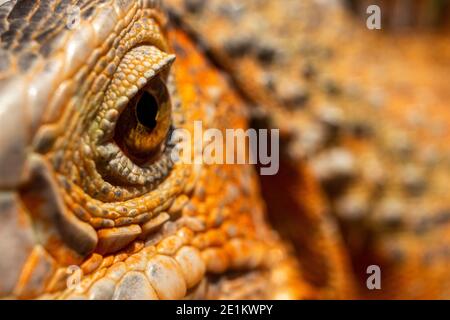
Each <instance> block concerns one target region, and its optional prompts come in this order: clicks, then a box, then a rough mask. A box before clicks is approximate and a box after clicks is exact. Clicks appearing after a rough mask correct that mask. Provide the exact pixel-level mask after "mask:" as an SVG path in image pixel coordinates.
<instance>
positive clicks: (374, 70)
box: [168, 0, 450, 299]
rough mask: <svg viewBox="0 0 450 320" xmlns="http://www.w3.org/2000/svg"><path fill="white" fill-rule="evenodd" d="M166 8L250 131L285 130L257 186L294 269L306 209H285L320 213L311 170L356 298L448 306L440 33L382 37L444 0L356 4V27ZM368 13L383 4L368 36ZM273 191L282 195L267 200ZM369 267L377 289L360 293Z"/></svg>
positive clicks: (286, 9) (223, 6) (340, 10)
mask: <svg viewBox="0 0 450 320" xmlns="http://www.w3.org/2000/svg"><path fill="white" fill-rule="evenodd" d="M438 2H439V3H438ZM168 3H170V4H171V5H172V9H173V10H174V11H175V12H176V13H177V15H178V16H179V17H180V19H181V20H182V21H183V22H184V24H185V25H186V27H185V28H187V29H190V30H192V32H193V33H195V34H196V35H197V36H198V37H199V38H200V39H201V41H202V43H204V44H206V46H207V47H208V50H209V52H210V55H211V56H213V57H214V59H215V60H216V61H218V63H219V64H221V65H222V66H223V68H224V69H225V70H227V71H228V73H229V74H230V75H231V76H232V77H233V79H234V81H235V83H237V84H238V86H239V87H241V92H243V93H244V94H245V95H246V96H247V98H248V99H249V100H250V101H252V105H253V106H257V108H255V109H256V110H255V112H254V113H255V116H256V117H257V124H258V123H261V122H262V123H263V125H267V124H269V126H271V127H273V128H280V129H281V130H282V133H283V137H284V139H283V140H282V141H284V145H282V150H284V154H283V156H282V157H281V159H283V160H282V161H283V164H282V165H281V168H282V170H281V172H280V174H283V171H284V172H285V174H284V175H283V176H282V177H280V176H278V177H274V178H271V177H269V178H268V179H262V191H263V195H264V200H265V201H266V203H267V205H268V209H269V215H270V216H271V220H272V222H273V224H274V225H275V226H278V228H279V229H280V230H281V231H282V233H283V234H284V235H285V236H287V237H288V238H291V239H292V240H293V242H294V245H295V246H296V247H297V248H298V250H297V253H298V255H299V257H300V262H301V263H303V262H304V260H305V259H302V258H304V256H302V255H303V252H304V248H305V246H307V244H308V241H307V239H304V238H302V236H301V234H305V235H309V233H308V232H307V231H306V230H308V228H307V227H306V228H305V229H302V227H300V226H302V223H301V222H302V221H303V220H304V219H305V215H306V216H308V210H306V209H305V206H304V205H303V206H302V205H300V206H298V205H296V204H295V203H296V202H297V203H300V202H302V203H304V202H305V201H307V199H308V201H310V202H311V201H314V200H313V199H315V198H316V207H317V206H320V203H321V201H320V200H317V197H314V196H312V195H311V194H309V193H308V192H307V191H306V192H305V190H304V189H305V185H308V183H305V181H302V179H301V178H299V177H302V176H303V177H304V176H308V172H309V173H310V174H309V176H312V180H313V181H317V182H319V183H320V186H321V190H323V192H324V194H325V198H326V200H327V201H326V202H325V203H326V205H325V208H324V209H325V210H329V211H330V212H331V213H332V214H333V216H335V217H337V218H338V221H339V226H340V228H339V230H341V232H342V235H343V237H344V239H345V242H346V246H347V248H348V250H347V251H348V252H349V253H350V255H351V258H352V265H353V270H354V272H355V274H356V275H357V277H359V275H360V276H361V277H360V279H358V281H356V284H358V287H359V288H358V290H359V292H358V293H359V295H358V296H361V297H367V298H427V299H431V298H449V294H450V291H449V279H450V275H449V273H448V268H447V267H446V266H447V265H448V262H449V260H448V257H449V256H448V236H449V234H450V232H449V230H450V229H449V228H450V225H449V224H448V221H449V219H448V217H449V208H450V204H449V200H448V182H449V181H450V174H449V173H450V171H449V170H448V168H449V155H450V150H449V144H448V141H449V131H448V123H449V121H450V114H449V108H448V106H449V105H448V101H449V99H450V96H449V92H450V87H449V82H448V80H447V78H448V71H449V64H448V61H450V47H449V42H448V32H447V33H445V32H444V31H441V33H438V32H434V33H430V32H425V31H424V30H423V29H422V30H421V29H419V30H412V31H408V30H406V31H405V30H404V31H403V33H398V34H396V33H395V32H394V31H391V30H392V29H395V27H394V25H395V24H396V23H397V22H399V23H400V22H401V20H402V18H405V17H406V18H408V15H410V16H413V13H414V10H413V6H410V5H411V4H414V5H417V6H418V8H419V7H420V6H422V7H420V8H422V9H423V8H425V7H426V6H428V7H429V8H432V7H433V5H434V6H436V5H438V4H440V5H441V6H442V8H443V9H444V8H445V7H444V5H445V4H446V5H447V7H446V8H447V9H446V10H447V11H444V10H441V13H442V14H444V13H445V12H447V13H448V10H449V8H450V7H449V3H448V1H426V0H423V1H422V0H418V1H406V2H405V1H395V0H394V1H391V0H390V1H354V3H357V6H358V7H359V10H358V12H361V13H362V15H363V18H362V19H359V18H356V16H352V15H351V14H350V12H349V11H348V10H346V9H345V8H344V7H343V6H342V5H341V3H340V2H339V1H334V2H331V1H330V2H319V1H312V0H311V1H295V0H292V1H289V0H286V1H257V0H255V1H252V0H248V1H245V2H238V1H220V0H217V1H215V0H212V1H180V0H169V1H168ZM183 3H191V5H190V6H188V5H183ZM192 3H197V5H196V6H193V5H192ZM200 3H201V4H202V5H200ZM369 4H379V5H381V6H382V8H383V10H382V16H383V17H384V18H387V19H384V20H383V25H382V26H383V31H377V30H375V31H369V30H367V28H366V21H365V20H366V18H367V14H366V13H365V10H366V8H367V6H368V5H369ZM397 6H403V7H406V6H409V9H411V10H409V11H405V10H402V11H395V10H392V11H390V8H391V9H395V7H397ZM399 8H400V7H399ZM422 9H420V10H419V9H418V10H416V12H417V14H416V15H417V16H419V15H422V16H423V18H424V17H425V16H428V15H427V12H426V11H425V10H422ZM419 13H420V14H419ZM428 13H429V12H428ZM432 13H433V11H432ZM436 18H437V17H436ZM385 20H388V21H385ZM412 21H413V20H412ZM389 22H390V23H389ZM403 22H405V20H404V19H403ZM422 22H423V21H422ZM417 23H418V24H419V25H420V24H421V23H420V19H419V21H418V22H417ZM444 28H445V27H444ZM299 163H300V165H298V164H299ZM295 172H299V173H297V174H295ZM302 172H303V173H302ZM304 172H306V174H305V173H304ZM313 183H314V182H313ZM280 185H287V186H289V190H290V192H289V194H288V195H279V193H275V191H276V190H277V188H278V186H280ZM274 194H275V195H274ZM280 199H281V200H280ZM317 203H318V204H317ZM302 209H303V210H302ZM305 210H306V214H305ZM324 216H325V217H327V215H324ZM296 219H297V220H298V221H299V222H300V223H294V222H293V221H296ZM326 220H329V218H328V219H326ZM315 225H317V224H315ZM300 231H303V232H300ZM305 237H306V238H307V237H308V236H305ZM338 239H339V238H338V237H331V240H332V242H333V243H334V247H336V246H337V247H339V240H338ZM311 247H312V248H313V247H314V246H313V245H312V246H311ZM313 250H314V249H313ZM314 252H318V250H317V247H316V249H315V251H314ZM338 252H339V253H342V251H338ZM343 257H344V259H345V254H344V256H343ZM307 261H308V260H307ZM372 264H376V265H379V266H380V267H381V270H382V290H373V291H369V290H367V289H366V287H365V284H366V281H365V279H366V278H367V274H366V268H367V266H369V265H372ZM316 269H317V266H316ZM308 270H309V269H308ZM305 274H308V273H305Z"/></svg>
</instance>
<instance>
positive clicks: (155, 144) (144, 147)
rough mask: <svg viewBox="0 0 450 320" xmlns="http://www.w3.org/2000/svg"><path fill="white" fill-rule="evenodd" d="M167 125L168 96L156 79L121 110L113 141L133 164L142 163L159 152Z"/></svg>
mask: <svg viewBox="0 0 450 320" xmlns="http://www.w3.org/2000/svg"><path fill="white" fill-rule="evenodd" d="M170 125H171V103H170V97H169V94H168V91H167V88H166V85H165V83H164V81H163V79H161V77H160V76H156V77H155V78H154V79H152V80H151V81H150V82H149V83H148V84H147V85H146V86H145V87H144V88H143V89H141V90H140V92H138V93H137V94H136V95H135V96H134V97H133V98H132V99H131V100H130V102H129V103H128V106H127V107H126V108H125V109H124V110H123V111H122V113H121V115H120V117H119V119H118V121H117V123H116V128H115V132H114V140H115V141H116V143H117V145H118V146H119V147H120V148H121V149H122V150H123V152H125V154H126V155H127V156H129V157H130V158H131V159H132V160H133V161H134V162H136V163H145V162H148V161H150V160H151V159H152V158H153V157H154V156H155V155H157V154H158V153H159V152H160V151H161V149H162V147H163V142H164V141H165V139H166V137H167V134H168V132H169V128H170Z"/></svg>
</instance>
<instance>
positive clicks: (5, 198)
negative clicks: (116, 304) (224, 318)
mask: <svg viewBox="0 0 450 320" xmlns="http://www.w3.org/2000/svg"><path fill="white" fill-rule="evenodd" d="M298 3H299V2H296V1H281V2H279V1H246V2H245V3H241V4H239V3H238V2H232V3H231V2H229V3H225V2H221V1H207V2H206V1H195V0H191V1H175V0H169V1H164V3H163V4H161V2H160V1H153V0H140V1H131V0H95V1H88V0H81V1H70V0H69V1H66V0H61V1H56V0H55V1H52V0H47V1H28V0H17V1H15V0H13V1H8V2H6V3H5V4H3V5H2V6H1V7H0V39H1V43H0V110H1V111H0V114H1V116H0V126H1V127H2V135H1V137H0V252H1V253H2V258H1V260H0V275H1V277H0V279H1V280H0V296H1V297H4V298H19V299H30V298H40V299H182V298H185V299H243V298H245V299H275V298H278V299H305V298H306V299H310V298H358V297H365V296H366V295H367V293H366V292H362V291H364V290H360V288H361V287H364V286H365V280H362V279H359V277H358V273H359V272H360V271H361V268H363V267H365V266H367V265H369V264H374V263H378V264H381V267H382V270H383V277H384V278H383V284H384V283H386V287H387V288H386V289H387V290H384V291H383V290H381V292H382V294H385V296H383V297H419V298H420V297H427V298H428V297H431V298H433V297H448V294H449V292H448V277H447V271H446V268H445V262H446V261H447V260H446V259H448V255H445V252H443V251H442V248H445V245H446V243H448V242H447V241H440V242H438V241H437V240H436V239H439V240H445V238H444V237H445V236H447V235H448V234H450V233H449V232H448V226H447V225H446V222H447V220H445V219H444V218H445V216H446V212H447V211H445V210H446V208H447V207H446V205H447V204H448V202H447V201H446V200H445V197H444V196H445V190H444V191H442V190H443V189H442V187H441V186H442V185H445V183H446V182H448V171H445V168H446V165H445V161H448V159H447V160H444V161H438V164H434V166H433V174H432V175H431V174H426V175H427V176H429V180H430V181H431V182H429V184H430V187H429V189H428V190H430V192H428V190H427V191H426V192H424V191H423V186H417V179H413V181H412V182H411V181H409V180H408V179H406V180H407V183H403V182H402V181H403V180H401V179H400V178H399V179H390V178H386V173H385V172H383V170H386V169H385V168H389V167H390V166H393V163H394V164H395V163H397V162H398V155H400V154H403V153H402V152H410V151H409V150H406V151H405V150H404V149H405V148H406V147H408V143H407V142H404V141H405V140H406V138H404V135H402V134H398V135H397V136H395V137H390V136H388V137H385V136H384V133H386V134H389V135H390V134H391V126H392V125H390V124H386V125H385V126H383V127H381V126H380V127H381V129H382V130H378V129H377V131H376V132H374V131H375V130H374V129H373V126H374V125H375V124H377V125H378V124H379V123H378V122H377V121H379V119H380V117H381V116H380V115H377V114H375V112H373V111H370V112H371V113H373V114H370V117H369V116H368V112H369V111H368V110H372V109H370V107H371V106H370V102H373V103H375V104H376V103H377V102H378V103H379V104H381V103H380V102H379V100H380V99H379V97H378V96H377V97H375V98H374V99H373V100H374V101H369V102H368V101H367V100H370V99H366V97H368V96H369V95H368V94H367V92H364V91H363V90H364V89H367V88H370V86H371V85H372V81H373V80H371V78H370V77H369V76H366V77H362V81H361V82H362V85H361V87H362V91H363V92H360V93H359V94H358V90H357V89H360V88H356V90H354V91H356V92H357V93H356V94H354V95H352V93H354V91H351V90H350V89H348V88H351V85H352V81H350V80H352V79H351V77H349V70H351V69H350V68H349V65H351V63H354V62H355V61H357V60H355V59H356V58H358V57H359V54H360V52H365V53H367V52H366V51H365V50H366V49H367V48H372V45H373V44H375V43H378V41H380V42H382V45H381V46H382V47H383V48H387V47H388V45H389V43H385V42H388V41H386V40H383V39H382V40H379V39H378V38H377V37H374V39H372V38H370V39H369V40H367V44H363V45H361V47H358V46H356V47H355V46H351V45H349V44H352V43H353V42H352V41H353V40H354V39H359V40H361V41H362V39H365V36H366V33H365V32H363V31H361V32H360V31H350V30H353V28H355V26H356V22H355V20H354V19H352V18H351V17H349V16H348V15H347V14H348V13H347V12H346V11H344V9H343V7H342V6H341V5H339V4H337V5H333V6H331V7H330V6H325V5H321V4H316V3H315V2H313V1H302V7H301V8H299V7H298V6H299V4H298ZM296 8H297V9H299V10H294V9H296ZM300 9H301V10H300ZM286 10H287V11H288V12H286ZM289 11H291V15H289ZM74 12H75V13H76V14H75V15H74V14H73V13H74ZM299 12H301V13H302V14H301V15H300V16H298V15H296V14H297V13H299ZM289 17H290V18H289ZM293 17H295V18H293ZM324 21H326V22H329V23H332V24H333V25H332V26H331V27H330V25H325V23H324ZM347 21H352V22H350V23H349V22H347ZM287 22H289V23H287ZM326 30H328V31H326ZM356 30H359V29H358V28H356ZM338 31H339V32H342V34H343V35H344V38H343V39H345V41H346V43H347V44H346V45H344V44H342V43H337V42H336V41H335V39H334V38H332V37H333V36H336V32H338ZM353 32H354V33H353ZM280 34H281V35H282V36H280ZM296 37H300V38H301V41H299V42H297V40H298V38H296ZM400 41H404V40H400ZM430 41H431V40H430ZM421 43H422V42H421ZM405 45H410V43H409V42H406V43H405ZM413 45H417V46H418V45H419V44H416V43H413ZM333 46H338V48H335V47H333ZM341 47H342V49H341ZM351 48H353V49H351ZM441 49H442V50H440V53H441V54H442V57H445V56H446V55H448V53H450V51H449V50H448V49H449V48H448V46H446V45H445V43H443V44H442V48H441ZM341 50H342V51H344V52H343V53H341ZM336 53H337V54H339V53H340V54H341V56H343V57H346V59H347V60H345V59H343V60H340V61H336V59H333V55H334V54H336ZM372 54H373V55H374V58H376V57H377V53H372ZM410 59H411V61H422V60H421V59H420V57H419V58H417V57H414V56H413V57H411V58H410ZM397 61H398V60H395V59H393V60H392V61H391V65H389V64H387V65H388V66H389V68H391V69H392V70H395V65H392V64H394V63H396V62H397ZM443 64H444V63H443ZM418 67H419V68H418V70H419V71H416V72H420V71H422V73H421V74H423V73H424V72H425V71H426V70H428V69H427V68H428V66H423V65H422V66H421V65H418ZM317 68H323V70H320V69H319V70H317ZM331 70H333V71H334V70H336V71H339V70H341V71H342V72H336V74H334V73H332V72H331ZM433 71H434V70H433ZM444 78H445V73H444V74H443V77H442V79H444ZM292 79H295V81H292ZM299 79H300V80H299ZM301 79H305V80H301ZM377 80H378V78H377ZM388 80H389V79H388ZM302 81H303V83H307V84H306V85H304V86H303V85H302V83H301V82H302ZM306 81H307V82H306ZM299 82H300V83H299ZM416 84H417V83H414V82H412V83H407V84H406V85H407V88H409V89H412V90H414V88H416ZM419 84H421V83H419ZM384 85H386V86H389V85H391V84H390V83H389V82H387V83H385V82H380V88H375V89H379V90H380V91H382V90H385V88H384ZM443 86H444V87H443V89H444V90H442V97H443V98H442V100H440V99H439V98H438V100H437V101H438V102H437V103H436V104H437V105H438V107H440V101H446V100H445V97H447V96H448V92H449V91H446V90H445V88H446V87H445V85H443ZM436 87H437V85H436V84H435V83H432V88H436ZM353 89H354V88H353ZM378 93H379V91H378ZM402 97H403V96H401V97H400V98H402ZM400 98H399V99H398V100H396V101H395V103H399V104H400V103H404V100H402V99H400ZM330 101H331V102H333V103H335V104H337V106H327V105H325V104H326V103H327V102H330ZM443 105H444V106H445V103H444V104H443ZM322 106H325V107H324V108H320V107H322ZM355 106H358V110H357V111H355V110H356V109H355ZM443 109H444V108H443ZM438 110H440V109H438ZM394 111H395V110H392V111H391V110H388V112H394ZM383 112H384V111H383ZM447 112H448V111H447ZM342 113H344V116H343V117H341V115H342ZM387 114H390V113H387ZM383 116H385V117H386V116H387V115H385V114H384V113H383ZM342 119H344V121H342ZM442 119H443V121H445V120H446V119H449V118H448V117H447V116H446V115H445V113H444V114H443V115H442ZM197 120H200V121H202V123H203V125H204V126H205V127H206V128H216V129H219V130H222V131H223V130H225V129H228V128H235V129H237V128H242V129H246V128H249V127H254V128H279V129H280V131H281V138H282V140H281V142H282V149H281V159H282V162H281V167H280V172H279V174H278V175H275V176H272V177H259V176H258V174H257V171H256V170H255V168H254V167H253V166H251V165H219V164H217V165H216V164H212V165H206V164H187V163H181V162H177V161H174V160H173V159H172V158H171V157H170V154H171V152H172V151H173V150H174V149H175V148H176V147H177V144H178V143H179V141H177V140H174V139H171V138H172V136H171V134H172V132H173V131H174V130H176V129H180V128H182V129H186V130H188V131H192V130H193V123H194V121H197ZM383 120H385V119H384V118H383ZM342 123H344V124H342ZM444 123H448V122H444ZM394 124H396V123H394ZM368 126H369V128H367V127H368ZM386 128H387V129H386ZM302 130H303V131H302ZM305 131H306V134H305ZM392 131H395V133H397V131H396V130H394V129H392ZM342 132H343V133H342ZM380 132H381V133H380ZM403 132H404V130H403V131H402V133H403ZM374 136H375V137H376V138H371V137H374ZM367 137H370V138H367ZM439 137H441V136H439ZM408 138H410V137H409V136H408ZM426 138H427V137H425V139H426ZM402 139H403V140H402ZM386 140H387V142H392V143H393V144H394V145H393V146H392V148H397V149H395V150H398V154H397V153H395V152H394V154H393V155H392V156H385V153H386V154H387V153H388V152H387V151H386V150H391V149H386V148H387V147H386V146H389V147H390V145H389V143H387V142H385V141H386ZM317 141H318V142H317ZM426 141H427V142H428V141H429V139H428V140H426ZM436 141H438V142H439V141H444V139H443V138H439V139H437V138H436ZM397 142H400V144H398V143H397ZM396 143H397V144H396ZM439 147H440V152H438V154H439V155H443V154H444V151H443V150H444V148H445V147H447V146H446V144H445V142H444V143H442V144H441V145H439ZM406 149H408V148H406ZM419 150H422V149H419ZM438 150H439V149H438ZM349 154H350V156H349ZM407 154H408V157H407V159H414V163H413V164H416V163H419V165H416V166H415V167H413V169H410V170H409V174H408V175H407V177H410V176H411V175H412V176H413V177H414V176H417V174H416V171H417V168H419V169H422V168H423V167H424V165H422V163H423V162H420V161H422V160H416V156H414V157H409V155H410V153H407ZM425 155H428V153H427V154H425ZM355 157H357V158H358V159H360V160H358V161H356V160H354V158H355ZM352 159H353V160H352ZM426 159H428V156H427V157H426ZM356 164H358V165H356ZM397 166H399V167H400V168H398V169H396V170H393V172H394V173H395V172H403V170H402V169H403V165H402V164H401V163H400V164H398V165H397ZM380 168H381V169H380ZM435 168H437V169H435ZM419 171H420V170H419ZM380 172H381V174H379V173H380ZM411 172H412V174H411ZM427 172H428V171H427ZM383 173H384V174H383ZM423 175H424V174H422V175H421V176H420V177H423ZM380 177H381V178H380ZM377 179H385V180H383V181H384V183H381V186H380V181H379V180H377ZM386 179H387V180H386ZM391 180H392V181H391ZM398 180H399V181H400V182H398ZM419 180H420V179H419ZM386 181H387V182H386ZM402 183H403V184H402ZM397 185H400V186H406V187H405V188H408V189H407V191H408V192H409V191H411V190H412V195H411V197H414V198H413V199H414V202H412V201H411V202H408V205H409V203H411V205H412V206H417V207H418V208H420V206H419V205H416V204H415V203H419V204H420V205H421V206H424V207H425V208H426V209H428V207H429V206H430V204H432V208H431V209H432V210H431V211H432V212H431V215H432V216H431V218H430V217H428V216H427V215H428V210H427V211H426V214H425V213H422V212H420V213H419V214H416V215H413V214H410V213H409V212H405V211H407V210H405V209H403V207H402V210H400V213H398V211H399V210H397V208H398V207H401V206H399V205H397V204H398V202H400V203H401V204H403V205H404V203H405V202H402V201H398V197H395V195H396V194H397V192H396V191H397V189H398V188H399V187H397ZM380 188H381V189H380ZM410 189H411V190H410ZM380 190H381V191H380ZM380 192H381V194H382V195H383V196H382V197H377V195H378V194H379V193H380ZM398 192H400V193H401V192H402V191H398ZM385 195H386V196H385ZM392 195H394V197H391V196H392ZM443 195H444V196H443ZM359 196H360V197H359ZM388 196H389V197H388ZM360 198H362V199H363V200H362V201H359V202H358V201H357V200H359V199H360ZM380 198H381V201H379V200H378V199H380ZM391 198H393V199H394V205H392V201H391V202H389V201H387V200H386V199H388V200H389V199H391ZM346 199H349V200H347V201H346ZM408 199H409V198H408ZM435 199H437V200H435ZM395 200H397V202H396V203H395ZM405 201H406V200H405ZM386 202H387V204H385V203H386ZM360 203H362V209H361V206H358V204H360ZM378 205H379V206H380V207H381V209H378V207H377V206H378ZM383 205H384V206H385V207H387V209H383V208H384V207H383ZM355 207H356V209H355ZM372 207H373V208H374V209H372ZM392 207H393V208H394V209H392ZM382 209H383V210H382ZM378 212H381V213H378ZM392 212H394V213H393V214H392ZM435 212H436V214H435ZM267 214H268V215H267ZM379 216H381V218H378V217H379ZM392 216H393V217H392ZM443 217H444V218H443ZM419 222H420V223H422V224H420V225H419ZM421 226H423V228H422V229H421V230H416V229H417V228H419V227H421ZM355 239H356V240H358V241H355ZM364 250H365V251H364ZM435 252H438V253H439V254H438V255H437V256H436V254H434V255H433V256H432V257H430V258H429V259H428V260H427V261H425V260H424V259H421V257H423V256H427V255H428V256H429V255H430V254H431V253H435ZM363 253H364V254H363ZM430 259H431V260H430ZM430 261H431V262H430ZM422 271H423V272H424V278H423V280H421V281H426V282H427V283H426V284H427V285H426V286H424V285H423V283H421V282H420V281H418V282H417V281H415V277H417V275H418V274H419V272H422ZM385 272H386V273H385ZM386 276H387V278H385V277H386ZM385 280H387V281H385ZM411 284H413V285H415V286H411ZM421 285H422V287H421ZM446 286H447V287H446Z"/></svg>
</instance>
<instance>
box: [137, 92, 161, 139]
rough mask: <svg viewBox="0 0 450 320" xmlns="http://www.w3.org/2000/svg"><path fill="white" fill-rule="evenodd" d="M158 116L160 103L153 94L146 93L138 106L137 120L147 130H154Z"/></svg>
mask: <svg viewBox="0 0 450 320" xmlns="http://www.w3.org/2000/svg"><path fill="white" fill-rule="evenodd" d="M157 114H158V101H156V98H155V97H154V96H153V95H152V94H150V93H148V92H146V91H145V92H144V93H143V94H142V96H141V98H140V100H139V102H138V103H137V105H136V118H137V120H138V121H139V123H140V124H142V125H143V126H144V127H146V128H147V129H149V130H153V129H155V127H156V124H157V123H156V116H157Z"/></svg>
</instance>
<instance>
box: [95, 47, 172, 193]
mask: <svg viewBox="0 0 450 320" xmlns="http://www.w3.org/2000/svg"><path fill="white" fill-rule="evenodd" d="M174 59H175V56H174V55H172V54H169V53H167V52H165V51H164V50H162V49H160V48H158V47H156V46H151V45H141V46H137V47H135V48H133V49H131V50H129V51H128V52H127V53H126V54H125V56H124V57H123V58H122V60H121V61H120V63H119V65H118V67H117V69H116V70H115V72H114V75H113V78H112V81H111V83H110V84H109V86H108V88H107V90H106V93H105V97H104V101H103V103H102V105H101V106H100V108H99V110H98V112H97V115H96V117H95V121H93V122H92V124H91V125H90V137H93V138H94V140H93V142H94V145H93V147H92V150H93V151H94V160H95V165H96V171H97V172H98V173H99V174H100V175H101V177H102V179H103V180H104V181H105V182H107V183H109V184H110V185H111V186H116V187H125V186H129V187H139V186H142V187H144V189H142V190H149V189H152V188H154V187H155V186H156V185H157V184H159V183H160V182H161V181H162V180H164V179H165V178H166V177H167V175H168V174H169V172H170V170H171V168H172V166H173V162H172V160H171V158H170V154H171V148H172V147H173V146H171V145H170V144H169V143H168V140H169V138H170V137H169V133H170V128H171V126H172V105H171V100H170V94H169V90H168V88H170V87H173V84H171V81H173V80H171V79H172V78H171V73H170V66H171V65H172V63H173V61H174ZM166 84H167V85H166ZM174 125H176V123H174ZM130 196H131V195H130Z"/></svg>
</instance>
